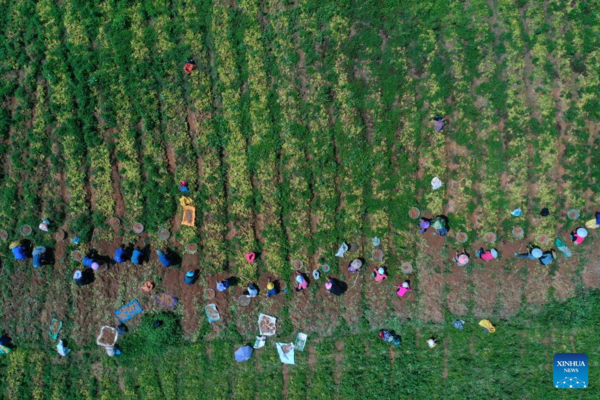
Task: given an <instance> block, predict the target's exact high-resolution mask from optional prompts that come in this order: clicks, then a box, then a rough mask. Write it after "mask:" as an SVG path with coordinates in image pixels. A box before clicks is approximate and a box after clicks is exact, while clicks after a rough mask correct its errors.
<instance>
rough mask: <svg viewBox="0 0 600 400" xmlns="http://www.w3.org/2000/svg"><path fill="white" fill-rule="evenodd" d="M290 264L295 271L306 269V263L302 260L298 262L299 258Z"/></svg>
mask: <svg viewBox="0 0 600 400" xmlns="http://www.w3.org/2000/svg"><path fill="white" fill-rule="evenodd" d="M290 264H291V265H292V268H293V269H295V270H296V271H297V270H299V269H302V267H304V263H303V262H302V261H300V260H298V259H297V258H295V259H293V260H292V261H291V262H290Z"/></svg>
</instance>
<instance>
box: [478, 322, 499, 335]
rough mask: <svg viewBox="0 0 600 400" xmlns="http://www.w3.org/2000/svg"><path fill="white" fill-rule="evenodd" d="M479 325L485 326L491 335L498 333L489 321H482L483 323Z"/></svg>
mask: <svg viewBox="0 0 600 400" xmlns="http://www.w3.org/2000/svg"><path fill="white" fill-rule="evenodd" d="M479 325H481V326H483V327H484V328H485V329H487V330H488V331H490V333H494V332H496V328H494V325H492V323H491V322H490V321H489V320H487V319H482V320H481V321H479Z"/></svg>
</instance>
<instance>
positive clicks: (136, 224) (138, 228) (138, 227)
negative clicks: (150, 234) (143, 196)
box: [131, 222, 144, 235]
mask: <svg viewBox="0 0 600 400" xmlns="http://www.w3.org/2000/svg"><path fill="white" fill-rule="evenodd" d="M131 230H132V231H133V233H137V234H138V235H139V234H140V233H142V232H144V225H142V224H140V223H139V222H134V223H133V225H131Z"/></svg>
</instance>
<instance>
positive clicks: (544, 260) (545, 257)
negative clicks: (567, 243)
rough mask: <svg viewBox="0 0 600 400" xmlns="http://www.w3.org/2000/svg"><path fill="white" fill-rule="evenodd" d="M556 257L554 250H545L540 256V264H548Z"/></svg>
mask: <svg viewBox="0 0 600 400" xmlns="http://www.w3.org/2000/svg"><path fill="white" fill-rule="evenodd" d="M555 258H556V252H555V251H554V250H550V251H545V252H544V253H543V254H542V256H541V257H540V264H542V265H544V266H545V265H549V264H550V263H552V261H554V259H555Z"/></svg>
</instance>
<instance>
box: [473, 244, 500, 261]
mask: <svg viewBox="0 0 600 400" xmlns="http://www.w3.org/2000/svg"><path fill="white" fill-rule="evenodd" d="M477 257H479V258H481V259H482V260H483V261H491V260H495V259H496V258H498V251H497V250H496V249H489V250H488V251H485V249H484V248H483V247H482V248H480V249H479V250H477Z"/></svg>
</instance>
